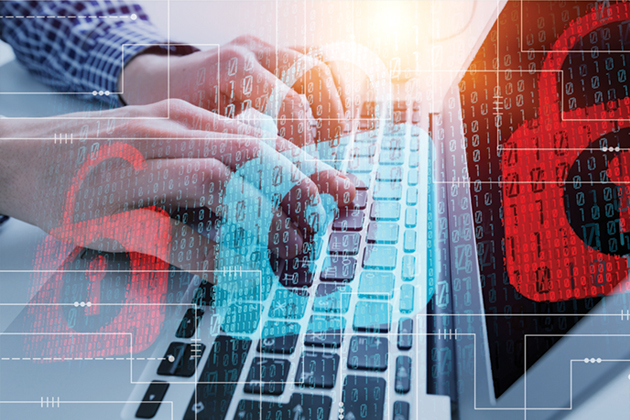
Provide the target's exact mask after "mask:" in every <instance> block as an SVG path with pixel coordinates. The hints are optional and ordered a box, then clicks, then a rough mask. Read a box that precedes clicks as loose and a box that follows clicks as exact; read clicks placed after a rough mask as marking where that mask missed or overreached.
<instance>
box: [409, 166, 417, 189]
mask: <svg viewBox="0 0 630 420" xmlns="http://www.w3.org/2000/svg"><path fill="white" fill-rule="evenodd" d="M419 179H420V175H419V174H418V170H417V169H410V170H409V174H408V175H407V184H409V186H410V187H415V186H416V185H418V181H419Z"/></svg>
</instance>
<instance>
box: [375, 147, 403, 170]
mask: <svg viewBox="0 0 630 420" xmlns="http://www.w3.org/2000/svg"><path fill="white" fill-rule="evenodd" d="M378 163H379V164H380V165H393V166H400V165H402V164H403V163H405V154H404V153H403V151H402V150H401V149H391V150H381V155H380V156H379V159H378Z"/></svg>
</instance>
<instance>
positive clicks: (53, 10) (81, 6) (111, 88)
mask: <svg viewBox="0 0 630 420" xmlns="http://www.w3.org/2000/svg"><path fill="white" fill-rule="evenodd" d="M0 38H1V39H2V40H4V41H6V42H7V43H9V44H10V45H11V47H13V50H14V52H15V55H16V57H17V59H18V60H19V61H20V62H21V63H22V64H23V65H24V66H25V67H26V68H27V69H28V70H29V71H30V72H31V73H32V74H33V75H35V76H36V77H37V78H38V79H40V80H41V81H43V82H44V83H46V84H47V85H49V86H51V87H53V88H55V89H57V90H60V91H64V92H80V93H86V95H85V96H83V95H79V96H82V97H85V98H93V96H92V92H94V91H96V92H101V91H102V92H111V93H114V92H118V86H117V84H118V77H119V75H120V72H121V71H122V69H123V67H124V66H125V64H126V63H127V62H129V61H130V60H131V59H132V58H133V57H134V56H136V55H137V54H139V53H142V52H145V51H147V50H149V49H150V51H151V52H156V51H161V52H164V53H165V52H166V48H170V50H171V53H172V54H177V55H184V54H190V53H192V52H194V51H196V49H195V48H193V47H190V46H185V45H177V46H175V45H171V46H170V47H167V46H166V44H167V43H168V40H167V39H165V37H164V36H162V35H160V34H159V32H158V31H157V30H156V28H155V27H154V26H153V25H152V24H151V23H150V22H149V18H148V16H147V15H146V14H145V13H144V11H143V10H142V8H141V7H140V5H138V4H134V3H125V2H123V1H119V0H117V1H6V0H0ZM159 44H161V45H159ZM123 45H124V48H123ZM156 45H158V47H156ZM151 46H153V47H151ZM88 95H89V96H88ZM97 98H99V99H101V100H103V101H105V102H107V103H109V104H110V106H114V107H116V106H121V105H123V103H122V101H121V99H120V98H119V96H118V95H115V94H112V95H102V96H101V95H97Z"/></svg>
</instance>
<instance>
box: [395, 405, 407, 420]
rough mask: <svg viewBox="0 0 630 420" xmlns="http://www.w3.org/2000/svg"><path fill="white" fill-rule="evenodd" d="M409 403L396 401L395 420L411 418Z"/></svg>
mask: <svg viewBox="0 0 630 420" xmlns="http://www.w3.org/2000/svg"><path fill="white" fill-rule="evenodd" d="M409 411H410V410H409V403H408V402H406V401H396V402H395V403H394V420H409Z"/></svg>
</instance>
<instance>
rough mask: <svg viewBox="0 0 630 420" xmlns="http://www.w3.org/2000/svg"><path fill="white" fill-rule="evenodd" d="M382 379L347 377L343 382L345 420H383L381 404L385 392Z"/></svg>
mask: <svg viewBox="0 0 630 420" xmlns="http://www.w3.org/2000/svg"><path fill="white" fill-rule="evenodd" d="M385 387H386V382H385V379H383V378H375V377H369V376H355V375H348V376H346V377H345V378H344V380H343V393H342V395H341V399H342V401H343V409H344V419H345V420H351V419H356V420H383V404H384V402H385V396H386V395H387V392H386V390H385Z"/></svg>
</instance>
